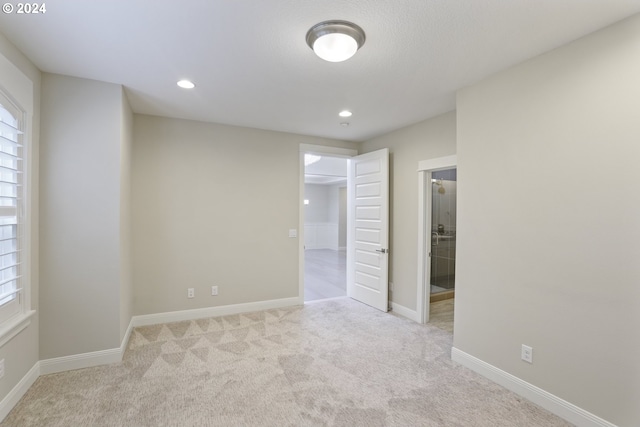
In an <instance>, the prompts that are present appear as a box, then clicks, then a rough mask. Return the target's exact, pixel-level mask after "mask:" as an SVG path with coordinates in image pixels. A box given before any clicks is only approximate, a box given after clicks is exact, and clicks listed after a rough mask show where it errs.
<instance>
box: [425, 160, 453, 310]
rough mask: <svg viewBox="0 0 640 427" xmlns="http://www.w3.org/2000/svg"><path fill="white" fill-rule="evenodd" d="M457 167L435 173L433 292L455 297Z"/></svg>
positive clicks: (433, 184) (431, 282)
mask: <svg viewBox="0 0 640 427" xmlns="http://www.w3.org/2000/svg"><path fill="white" fill-rule="evenodd" d="M456 178H457V174H456V169H447V170H443V171H437V172H433V173H432V175H431V190H432V191H431V197H432V199H431V276H430V284H431V294H432V295H434V294H439V296H440V297H441V298H439V299H445V298H453V296H454V290H455V279H456V274H455V269H456Z"/></svg>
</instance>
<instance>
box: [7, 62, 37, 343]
mask: <svg viewBox="0 0 640 427" xmlns="http://www.w3.org/2000/svg"><path fill="white" fill-rule="evenodd" d="M0 92H2V94H3V98H6V100H8V102H9V103H10V105H11V106H12V107H13V108H15V109H17V111H19V112H20V113H21V117H18V120H21V121H22V126H21V128H22V132H23V134H22V139H21V144H22V156H21V157H22V167H21V168H20V169H21V171H22V181H21V183H22V191H21V193H22V194H21V197H20V202H19V203H17V206H16V214H17V217H18V218H19V219H18V221H19V223H20V225H19V228H20V232H19V239H20V245H21V247H20V252H21V254H20V258H21V260H20V262H21V268H20V273H19V274H20V276H21V278H20V282H21V283H20V284H19V285H18V286H17V287H19V288H22V290H21V291H20V301H19V302H20V304H19V308H18V310H17V312H16V313H14V314H12V315H11V316H10V317H9V318H7V319H5V320H3V321H1V322H0V348H1V347H2V346H4V345H5V344H6V343H7V342H8V341H9V340H11V339H12V338H13V337H15V336H16V335H17V334H19V333H20V332H21V331H22V330H23V329H25V328H26V327H27V326H29V325H30V323H31V318H32V317H33V315H34V314H35V313H36V312H35V310H33V309H32V307H31V277H32V276H31V272H32V269H33V268H34V267H33V264H32V262H31V260H32V253H33V251H34V248H33V240H32V234H31V233H32V211H31V205H32V203H31V201H32V199H33V194H34V193H33V188H32V182H35V181H34V179H32V177H33V169H32V165H33V153H32V150H31V147H32V145H31V142H32V134H33V132H32V130H33V115H34V114H33V111H34V96H33V94H34V89H33V82H32V81H31V79H29V77H27V76H26V75H25V74H24V73H23V72H22V71H20V70H19V69H18V68H17V67H16V66H15V65H13V63H11V62H10V61H9V60H8V59H7V58H6V57H5V56H4V55H2V54H1V53H0Z"/></svg>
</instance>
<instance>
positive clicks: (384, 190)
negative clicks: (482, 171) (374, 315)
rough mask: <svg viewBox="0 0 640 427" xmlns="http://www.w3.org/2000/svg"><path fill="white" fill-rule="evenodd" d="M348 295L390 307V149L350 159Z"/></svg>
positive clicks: (383, 309) (348, 191)
mask: <svg viewBox="0 0 640 427" xmlns="http://www.w3.org/2000/svg"><path fill="white" fill-rule="evenodd" d="M347 180H348V185H347V196H348V205H349V211H348V219H347V222H348V228H347V295H348V296H350V297H351V298H353V299H355V300H358V301H360V302H363V303H365V304H367V305H370V306H372V307H374V308H377V309H378V310H382V311H385V312H386V311H388V309H389V276H388V270H389V249H388V248H389V150H388V149H386V148H384V149H382V150H378V151H374V152H371V153H367V154H362V155H360V156H356V157H352V158H351V159H349V168H348V175H347Z"/></svg>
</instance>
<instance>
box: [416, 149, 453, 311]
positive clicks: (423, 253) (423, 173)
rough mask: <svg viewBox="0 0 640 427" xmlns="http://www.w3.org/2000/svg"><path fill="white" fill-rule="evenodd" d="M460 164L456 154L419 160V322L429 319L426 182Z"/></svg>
mask: <svg viewBox="0 0 640 427" xmlns="http://www.w3.org/2000/svg"><path fill="white" fill-rule="evenodd" d="M457 166H458V157H457V156H456V155H452V156H445V157H438V158H435V159H428V160H422V161H420V162H418V282H417V286H416V288H417V289H418V295H417V299H416V312H417V317H418V322H419V323H427V322H428V321H429V297H430V295H431V292H430V290H428V289H427V288H428V286H429V283H428V282H429V281H428V280H427V279H428V277H429V271H427V269H429V270H430V269H431V266H430V265H429V264H428V263H426V262H425V260H426V257H427V252H428V250H429V247H428V246H427V239H426V234H425V233H426V230H429V229H430V227H429V224H431V186H426V185H425V182H427V180H431V173H432V172H435V171H439V170H443V169H451V168H452V167H457Z"/></svg>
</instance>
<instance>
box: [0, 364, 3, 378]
mask: <svg viewBox="0 0 640 427" xmlns="http://www.w3.org/2000/svg"><path fill="white" fill-rule="evenodd" d="M2 377H4V359H2V360H0V378H2Z"/></svg>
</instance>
